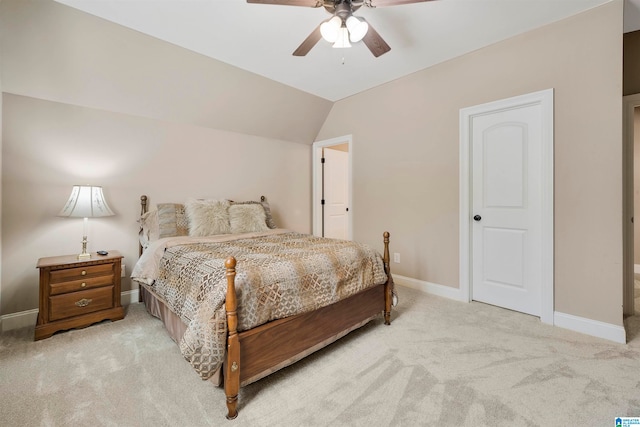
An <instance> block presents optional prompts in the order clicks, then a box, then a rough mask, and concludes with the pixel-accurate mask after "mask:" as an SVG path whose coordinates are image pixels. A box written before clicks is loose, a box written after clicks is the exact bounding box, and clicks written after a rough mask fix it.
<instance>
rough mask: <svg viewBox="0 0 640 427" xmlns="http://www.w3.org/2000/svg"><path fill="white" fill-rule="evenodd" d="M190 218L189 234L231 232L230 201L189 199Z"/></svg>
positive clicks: (186, 207)
mask: <svg viewBox="0 0 640 427" xmlns="http://www.w3.org/2000/svg"><path fill="white" fill-rule="evenodd" d="M185 212H186V214H187V218H188V219H189V236H213V235H216V234H229V233H230V232H231V226H230V223H229V202H228V201H227V200H196V199H189V200H188V201H187V203H185Z"/></svg>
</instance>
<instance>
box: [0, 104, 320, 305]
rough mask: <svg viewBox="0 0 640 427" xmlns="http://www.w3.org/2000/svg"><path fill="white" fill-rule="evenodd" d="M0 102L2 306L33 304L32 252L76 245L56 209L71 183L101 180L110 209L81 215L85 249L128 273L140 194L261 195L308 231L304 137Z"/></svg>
mask: <svg viewBox="0 0 640 427" xmlns="http://www.w3.org/2000/svg"><path fill="white" fill-rule="evenodd" d="M3 107H4V108H3V114H4V124H5V125H4V129H3V139H4V146H3V158H2V160H3V163H2V171H3V174H2V176H3V183H2V184H3V189H2V192H3V199H2V212H3V223H2V235H3V246H4V251H3V257H2V265H3V269H2V283H3V287H2V291H3V295H2V303H3V304H4V307H3V313H13V312H19V311H22V310H28V309H33V308H37V305H38V299H37V289H38V278H37V270H36V268H35V265H36V262H37V260H38V258H39V257H43V256H53V255H61V254H73V253H79V251H80V249H81V245H80V240H81V238H82V219H77V218H76V219H74V218H61V217H57V216H56V215H57V214H58V212H59V211H60V209H62V206H63V205H64V203H65V202H66V200H67V198H68V197H69V193H70V191H71V186H72V185H73V184H85V183H86V184H94V185H102V186H103V187H104V191H105V196H106V197H107V200H108V202H109V205H110V206H111V208H112V209H113V210H114V212H115V213H116V216H114V217H107V218H96V219H90V220H89V250H91V251H95V250H98V249H107V250H109V249H117V250H120V251H121V252H122V253H123V254H124V255H125V263H126V265H127V267H128V268H127V272H130V271H131V267H132V266H133V263H134V262H135V260H136V259H137V251H138V246H137V239H136V237H137V230H138V224H137V223H136V220H137V217H138V214H139V211H140V204H139V199H140V195H141V194H147V195H148V196H149V197H150V201H151V202H152V203H159V202H182V201H185V200H186V198H187V197H203V198H231V199H234V200H256V199H257V198H258V197H260V195H265V196H267V198H268V200H269V202H270V204H271V206H272V208H273V213H274V219H275V220H276V222H277V223H278V225H280V226H282V227H285V228H292V229H295V230H299V231H302V232H310V216H311V212H310V187H311V178H310V177H311V162H310V156H311V151H310V150H311V147H310V146H309V145H305V144H298V143H293V142H287V141H279V140H273V139H268V138H262V137H255V136H248V135H244V134H239V133H234V132H228V131H220V130H214V129H209V128H203V127H198V126H193V125H186V124H181V123H174V122H168V121H159V120H154V119H148V118H141V117H136V116H132V115H127V114H120V113H113V112H106V111H101V110H96V109H90V108H86V107H78V106H72V105H68V104H61V103H55V102H51V101H44V100H38V99H34V98H28V97H23V96H17V95H11V94H5V95H4V99H3ZM128 289H130V283H129V280H125V282H124V284H123V290H128Z"/></svg>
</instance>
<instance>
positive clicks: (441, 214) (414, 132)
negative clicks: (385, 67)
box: [317, 1, 622, 325]
mask: <svg viewBox="0 0 640 427" xmlns="http://www.w3.org/2000/svg"><path fill="white" fill-rule="evenodd" d="M621 58H622V2H621V1H615V2H612V3H608V4H606V5H603V6H601V7H598V8H596V9H593V10H590V11H588V12H585V13H583V14H580V15H577V16H574V17H572V18H569V19H566V20H563V21H560V22H557V23H554V24H551V25H548V26H546V27H543V28H540V29H537V30H534V31H531V32H528V33H525V34H522V35H520V36H517V37H515V38H512V39H509V40H506V41H504V42H501V43H498V44H495V45H493V46H490V47H487V48H484V49H481V50H478V51H476V52H473V53H470V54H468V55H465V56H463V57H459V58H456V59H453V60H451V61H448V62H446V63H443V64H440V65H437V66H434V67H432V68H429V69H426V70H423V71H420V72H417V73H415V74H413V75H411V76H408V77H405V78H402V79H399V80H397V81H394V82H391V83H388V84H385V85H382V86H380V87H378V88H375V89H372V90H369V91H367V92H364V93H361V94H358V95H355V96H352V97H350V98H348V99H345V100H342V101H339V102H337V103H336V104H335V105H334V107H333V108H332V110H331V113H330V114H329V117H328V118H327V121H326V122H325V124H324V126H323V127H322V130H321V132H320V134H319V135H318V138H317V139H318V140H324V139H329V138H332V137H336V136H339V135H344V134H352V135H353V156H354V157H353V168H354V183H353V186H354V193H353V203H354V209H353V214H354V238H355V240H359V241H364V242H368V243H372V244H375V243H377V242H378V241H379V236H380V234H381V232H382V231H383V230H385V229H386V230H389V231H390V232H391V242H392V243H391V244H392V251H393V252H400V253H401V259H402V263H401V264H392V269H393V270H394V271H395V272H396V273H398V274H400V275H404V276H408V277H412V278H415V279H419V280H423V281H428V282H432V283H437V284H441V285H446V286H451V287H458V286H459V277H458V276H459V274H458V269H459V262H458V259H459V243H458V238H459V232H458V215H459V210H458V197H459V192H458V187H459V182H458V176H459V168H458V162H459V159H458V156H459V149H458V146H459V132H458V127H459V110H460V109H461V108H463V107H468V106H473V105H477V104H481V103H484V102H488V101H494V100H498V99H502V98H507V97H511V96H515V95H521V94H525V93H530V92H534V91H538V90H542V89H547V88H554V89H555V190H554V191H555V310H556V311H559V312H563V313H567V314H572V315H576V316H581V317H585V318H589V319H595V320H599V321H602V322H607V323H611V324H616V325H622V240H621V238H622V233H621V230H622V224H621V216H622V215H621V209H622V180H621V164H622V154H621V148H622V144H621V141H622V129H621V123H622V107H621V92H622V64H621V63H622V61H621ZM363 111H366V112H367V113H366V114H361V112H363Z"/></svg>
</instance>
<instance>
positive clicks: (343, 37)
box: [333, 27, 351, 48]
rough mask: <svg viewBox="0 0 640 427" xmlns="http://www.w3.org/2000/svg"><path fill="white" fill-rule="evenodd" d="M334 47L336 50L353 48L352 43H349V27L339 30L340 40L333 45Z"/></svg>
mask: <svg viewBox="0 0 640 427" xmlns="http://www.w3.org/2000/svg"><path fill="white" fill-rule="evenodd" d="M333 47H336V48H345V47H351V43H349V30H347V27H340V29H339V30H338V38H337V39H336V42H335V43H334V44H333Z"/></svg>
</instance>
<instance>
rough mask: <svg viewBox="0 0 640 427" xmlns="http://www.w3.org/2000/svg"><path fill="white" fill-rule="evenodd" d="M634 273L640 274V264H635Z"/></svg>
mask: <svg viewBox="0 0 640 427" xmlns="http://www.w3.org/2000/svg"><path fill="white" fill-rule="evenodd" d="M633 272H634V273H635V274H640V264H634V265H633Z"/></svg>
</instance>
